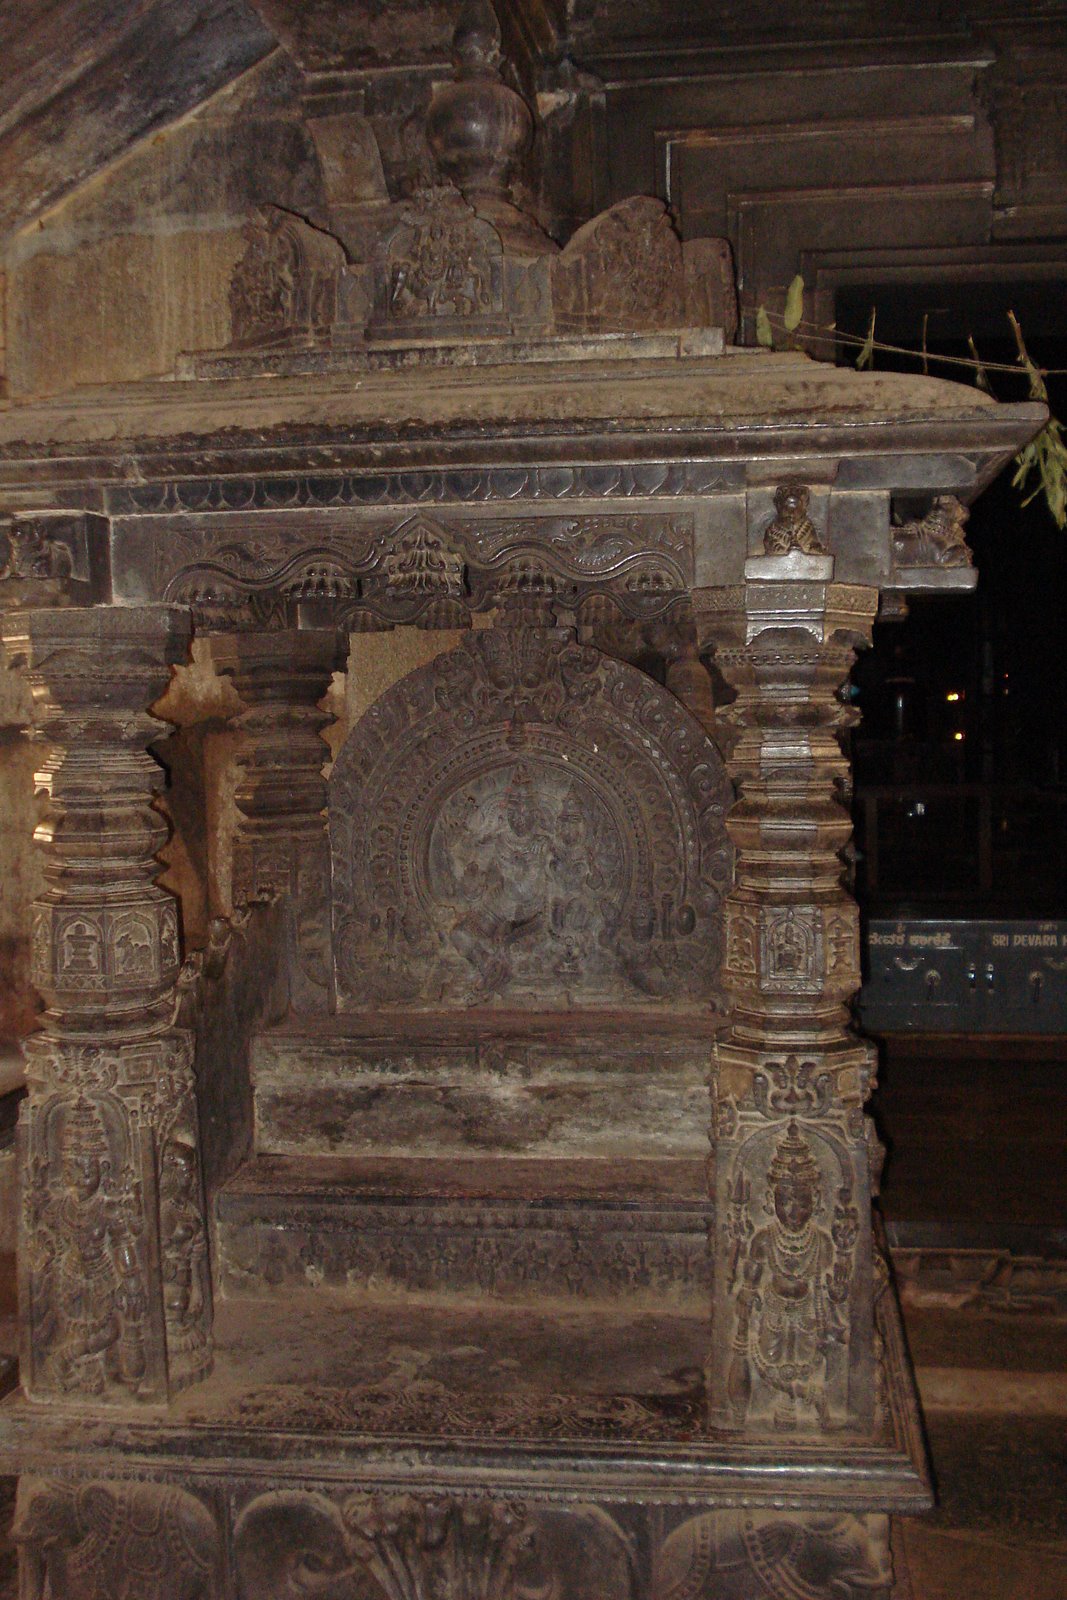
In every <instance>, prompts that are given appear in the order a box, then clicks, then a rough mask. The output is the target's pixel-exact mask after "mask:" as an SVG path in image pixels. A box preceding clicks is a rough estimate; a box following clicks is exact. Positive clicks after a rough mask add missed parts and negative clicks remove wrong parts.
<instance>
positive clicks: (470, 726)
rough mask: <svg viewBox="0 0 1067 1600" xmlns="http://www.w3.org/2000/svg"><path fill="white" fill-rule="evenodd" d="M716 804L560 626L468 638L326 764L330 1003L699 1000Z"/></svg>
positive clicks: (706, 955) (719, 793) (713, 948)
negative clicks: (333, 994)
mask: <svg viewBox="0 0 1067 1600" xmlns="http://www.w3.org/2000/svg"><path fill="white" fill-rule="evenodd" d="M728 804H729V788H728V782H727V779H726V776H725V772H724V770H723V766H722V763H721V761H720V759H719V756H718V753H717V752H716V750H715V748H714V746H713V745H712V744H711V743H710V741H709V740H708V739H707V737H706V736H705V735H704V733H703V731H702V730H701V728H700V727H699V726H698V724H697V723H696V722H695V721H693V720H692V719H691V718H690V717H689V715H688V714H687V713H686V712H685V711H684V710H683V709H682V707H681V706H680V705H679V704H678V702H677V701H676V700H674V698H673V697H672V696H670V695H668V694H667V693H666V692H665V691H664V690H663V689H661V688H659V686H658V685H657V684H655V683H654V682H653V681H652V680H651V679H649V678H648V677H646V676H645V675H644V674H642V673H640V672H638V671H637V670H636V669H635V668H633V667H630V666H627V665H625V664H624V663H622V662H618V661H614V660H611V659H610V658H608V657H607V656H604V655H602V654H601V653H600V652H599V651H597V650H594V649H592V648H591V647H589V646H584V645H579V644H577V643H576V642H575V640H574V637H573V635H571V634H568V633H566V632H563V631H562V630H560V631H556V630H552V629H512V630H505V629H485V630H477V631H475V632H474V633H473V634H472V635H471V636H470V638H469V639H468V640H467V641H466V642H465V643H464V644H463V645H461V646H460V647H459V648H458V649H456V650H454V651H451V652H449V653H447V654H445V655H442V656H439V657H438V658H437V659H436V660H435V661H434V662H432V663H431V664H430V665H429V666H426V667H422V668H420V669H418V670H417V671H416V672H414V673H412V674H411V675H410V676H409V677H407V678H405V679H404V680H403V681H402V682H401V683H399V684H397V685H395V686H394V687H393V688H392V689H391V690H389V691H388V692H387V693H386V694H385V695H383V697H382V699H381V700H380V701H379V702H378V703H377V705H375V706H374V707H372V709H371V710H370V711H369V712H368V713H367V715H366V716H365V717H364V719H363V720H362V722H361V723H360V724H359V725H358V727H357V728H356V729H355V730H354V731H353V733H352V734H351V735H350V737H349V739H348V741H347V742H346V744H345V745H344V747H343V748H342V750H341V752H340V754H339V756H338V758H337V761H336V763H335V766H334V769H333V774H332V777H331V779H330V833H331V849H332V855H333V885H334V907H333V911H334V942H335V960H336V968H337V990H338V996H339V1001H340V1003H341V1004H342V1005H343V1006H345V1007H346V1008H352V1007H354V1006H358V1005H365V1004H381V1003H399V1004H409V1005H410V1004H414V1005H420V1006H434V1005H447V1006H455V1005H461V1006H472V1005H479V1004H488V1003H492V1002H503V1003H507V1004H517V1005H524V1004H530V1003H533V1002H534V1001H544V1000H549V1001H551V1000H552V999H553V998H554V999H555V1000H556V1001H557V1002H558V1003H559V1004H569V1003H575V1004H606V1003H615V1004H623V1003H629V1002H634V1001H644V1000H649V999H656V998H658V997H660V996H664V997H666V996H668V995H669V996H671V997H679V998H691V999H693V1000H700V1001H709V1000H710V1001H713V1002H714V1000H715V999H716V997H717V994H718V989H717V983H718V970H719V965H720V961H721V922H720V915H719V906H720V902H721V899H722V896H723V894H724V893H725V890H726V888H727V887H728V885H729V882H730V870H731V854H730V846H729V843H728V841H727V838H726V834H725V829H724V825H723V819H724V815H725V811H726V808H727V806H728Z"/></svg>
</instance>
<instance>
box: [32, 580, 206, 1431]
mask: <svg viewBox="0 0 1067 1600" xmlns="http://www.w3.org/2000/svg"><path fill="white" fill-rule="evenodd" d="M3 637H4V642H5V645H6V648H7V652H8V655H9V658H10V659H11V662H12V664H13V665H15V666H21V667H22V668H24V670H25V672H26V676H27V678H28V680H29V683H30V687H31V689H32V692H33V695H34V699H35V702H36V705H37V709H38V713H39V727H38V730H37V736H38V737H39V738H41V739H42V740H44V741H45V742H46V743H47V745H48V746H49V754H48V757H47V759H46V761H45V762H44V764H43V766H42V768H41V770H40V771H39V773H38V784H39V786H40V788H41V789H43V790H44V792H45V793H46V794H47V796H48V808H47V814H46V817H45V819H44V820H43V821H42V822H41V824H40V826H39V827H38V829H37V834H36V838H37V841H38V843H39V844H40V845H41V846H42V851H43V867H44V876H45V882H46V889H45V892H44V893H43V894H42V895H41V897H40V898H39V899H38V900H37V901H35V903H34V907H33V925H32V962H33V967H32V972H33V980H34V983H35V984H36V986H37V988H38V989H39V990H40V993H41V995H42V996H43V998H44V1001H45V1006H46V1010H45V1012H44V1016H43V1025H42V1027H41V1030H40V1032H38V1033H35V1034H33V1035H32V1036H31V1037H30V1038H29V1040H28V1041H27V1044H26V1072H27V1081H28V1088H29V1093H28V1096H27V1100H26V1103H25V1105H24V1107H23V1112H22V1119H21V1125H20V1141H21V1142H20V1164H21V1170H22V1200H23V1211H22V1236H21V1242H20V1273H21V1285H20V1300H21V1317H22V1327H23V1365H22V1373H23V1382H24V1384H25V1386H26V1387H27V1389H28V1390H29V1391H30V1392H31V1393H33V1394H36V1395H41V1396H45V1395H47V1396H53V1397H54V1396H66V1397H70V1398H72V1399H79V1400H85V1399H92V1400H93V1401H94V1402H95V1401H106V1402H117V1403H129V1402H131V1401H158V1400H161V1399H166V1398H167V1397H168V1396H169V1395H170V1394H171V1393H173V1392H174V1391H175V1390H176V1389H177V1388H180V1387H181V1386H182V1385H184V1384H186V1383H189V1382H191V1381H193V1380H194V1379H195V1378H196V1377H197V1376H199V1375H201V1374H202V1373H203V1372H204V1371H206V1370H207V1368H208V1367H209V1366H210V1326H211V1289H210V1275H209V1270H208V1259H207V1236H206V1231H205V1227H204V1206H203V1190H202V1183H201V1173H200V1157H199V1135H198V1127H197V1113H196V1101H195V1095H194V1087H193V1072H192V1047H191V1038H190V1036H189V1035H188V1034H187V1033H185V1032H183V1031H182V1030H179V1029H175V1028H173V1027H172V1026H171V1022H172V1018H173V1010H174V985H175V980H176V978H177V975H178V967H179V960H180V951H179V930H178V914H177V907H176V904H175V902H174V900H173V898H172V897H171V896H170V895H169V894H167V893H166V892H165V891H164V890H162V889H160V888H157V887H156V885H155V883H154V879H155V878H156V876H157V874H158V872H159V870H160V869H159V866H158V863H157V862H156V859H155V858H156V853H157V851H158V850H159V847H160V845H161V844H162V843H163V842H164V841H165V839H166V825H165V823H164V822H163V819H162V817H161V816H160V815H159V813H158V812H157V811H155V810H154V809H153V808H152V804H151V802H152V796H153V793H154V791H155V790H156V789H157V788H159V787H160V786H161V783H162V774H161V772H160V769H159V768H158V766H157V765H156V763H155V762H154V761H153V760H152V759H151V757H150V756H149V755H148V753H147V750H146V748H145V747H146V745H147V744H148V743H149V741H150V740H151V739H152V738H153V737H154V736H155V735H156V734H157V733H158V730H159V723H158V722H157V720H156V719H155V718H154V717H152V716H150V715H149V713H148V712H147V710H146V709H145V708H146V707H147V706H148V705H150V704H151V703H152V702H153V701H154V700H156V699H157V698H158V697H159V695H160V694H161V693H162V691H163V689H164V687H165V686H166V682H167V678H168V676H169V671H170V667H171V665H172V664H173V663H174V662H176V661H178V660H180V659H182V658H183V657H184V655H185V653H186V650H187V648H188V641H189V618H188V614H187V613H186V612H184V611H182V610H179V609H176V608H174V607H169V606H162V605H157V606H144V607H137V608H130V609H122V608H94V609H84V610H82V609H77V610H75V609H72V610H51V611H23V612H19V613H15V614H13V615H10V616H8V617H7V618H6V619H5V620H4V624H3Z"/></svg>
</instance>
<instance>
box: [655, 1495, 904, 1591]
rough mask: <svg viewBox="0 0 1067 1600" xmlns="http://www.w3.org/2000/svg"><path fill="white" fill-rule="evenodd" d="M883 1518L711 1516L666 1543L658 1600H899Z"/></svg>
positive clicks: (691, 1521)
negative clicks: (894, 1599)
mask: <svg viewBox="0 0 1067 1600" xmlns="http://www.w3.org/2000/svg"><path fill="white" fill-rule="evenodd" d="M892 1587H893V1569H892V1563H891V1560H890V1555H889V1521H888V1518H886V1517H883V1516H849V1515H836V1514H835V1515H820V1514H819V1513H814V1512H813V1513H809V1514H807V1515H803V1514H799V1513H788V1512H770V1513H758V1512H748V1511H709V1512H705V1513H704V1514H703V1515H702V1516H698V1517H691V1518H690V1519H689V1520H688V1521H687V1522H683V1523H682V1524H681V1526H680V1527H678V1528H676V1529H675V1530H674V1532H673V1533H672V1534H670V1536H669V1537H668V1538H667V1539H666V1540H665V1541H664V1544H663V1546H662V1548H661V1550H660V1552H659V1558H658V1560H657V1562H656V1566H655V1574H654V1580H653V1589H652V1600H800V1597H801V1596H803V1597H804V1600H891V1591H892Z"/></svg>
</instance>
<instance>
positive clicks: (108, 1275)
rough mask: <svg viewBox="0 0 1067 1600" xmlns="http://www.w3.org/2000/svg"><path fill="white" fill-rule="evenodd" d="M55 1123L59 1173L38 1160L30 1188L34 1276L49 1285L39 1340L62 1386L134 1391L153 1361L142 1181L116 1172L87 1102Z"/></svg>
mask: <svg viewBox="0 0 1067 1600" xmlns="http://www.w3.org/2000/svg"><path fill="white" fill-rule="evenodd" d="M53 1127H54V1129H55V1134H54V1138H55V1158H54V1163H53V1167H54V1173H55V1177H54V1179H53V1180H52V1181H50V1180H49V1174H48V1171H47V1163H45V1162H42V1161H41V1159H40V1158H38V1159H37V1160H36V1161H35V1162H34V1164H33V1170H32V1171H31V1184H30V1191H29V1194H28V1196H27V1210H28V1212H29V1222H30V1227H29V1229H28V1230H27V1236H28V1238H29V1239H30V1241H31V1244H30V1248H31V1250H32V1252H33V1255H34V1257H35V1260H34V1261H33V1266H34V1268H35V1270H36V1273H37V1281H38V1282H39V1283H41V1282H49V1283H50V1285H51V1292H50V1293H49V1295H48V1303H47V1305H46V1306H44V1307H41V1308H39V1310H38V1312H37V1315H36V1316H35V1329H34V1333H35V1338H36V1339H37V1340H38V1341H39V1342H40V1344H41V1345H42V1346H44V1347H50V1350H51V1354H50V1357H49V1363H50V1365H51V1367H52V1370H53V1373H54V1376H55V1379H56V1382H57V1386H58V1387H59V1388H60V1389H61V1390H62V1391H63V1392H65V1393H72V1394H83V1395H96V1394H102V1393H103V1392H104V1391H105V1390H106V1389H108V1388H110V1387H113V1386H115V1385H121V1386H122V1387H124V1388H127V1389H130V1390H137V1389H138V1387H139V1386H140V1385H141V1383H142V1381H143V1380H144V1377H145V1374H146V1369H147V1359H146V1348H145V1332H146V1321H147V1313H148V1305H147V1294H146V1288H145V1283H144V1275H143V1271H142V1267H141V1262H140V1259H139V1250H138V1240H139V1235H140V1231H141V1217H142V1208H141V1201H140V1194H139V1185H138V1183H137V1181H136V1179H135V1177H134V1174H133V1169H132V1167H130V1166H128V1165H127V1166H125V1167H124V1170H123V1171H121V1172H118V1173H116V1171H115V1170H114V1165H113V1160H112V1156H111V1150H112V1147H113V1142H114V1141H113V1140H111V1139H110V1138H109V1136H108V1130H107V1129H106V1127H105V1124H104V1119H103V1117H102V1115H101V1112H100V1110H99V1109H98V1108H97V1107H96V1106H95V1105H94V1104H93V1103H92V1102H91V1101H89V1100H87V1099H84V1098H79V1099H77V1100H75V1101H74V1102H73V1103H72V1104H71V1105H69V1106H64V1107H62V1108H60V1109H59V1111H58V1112H57V1114H56V1115H55V1119H54V1122H53ZM49 1269H51V1271H49Z"/></svg>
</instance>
